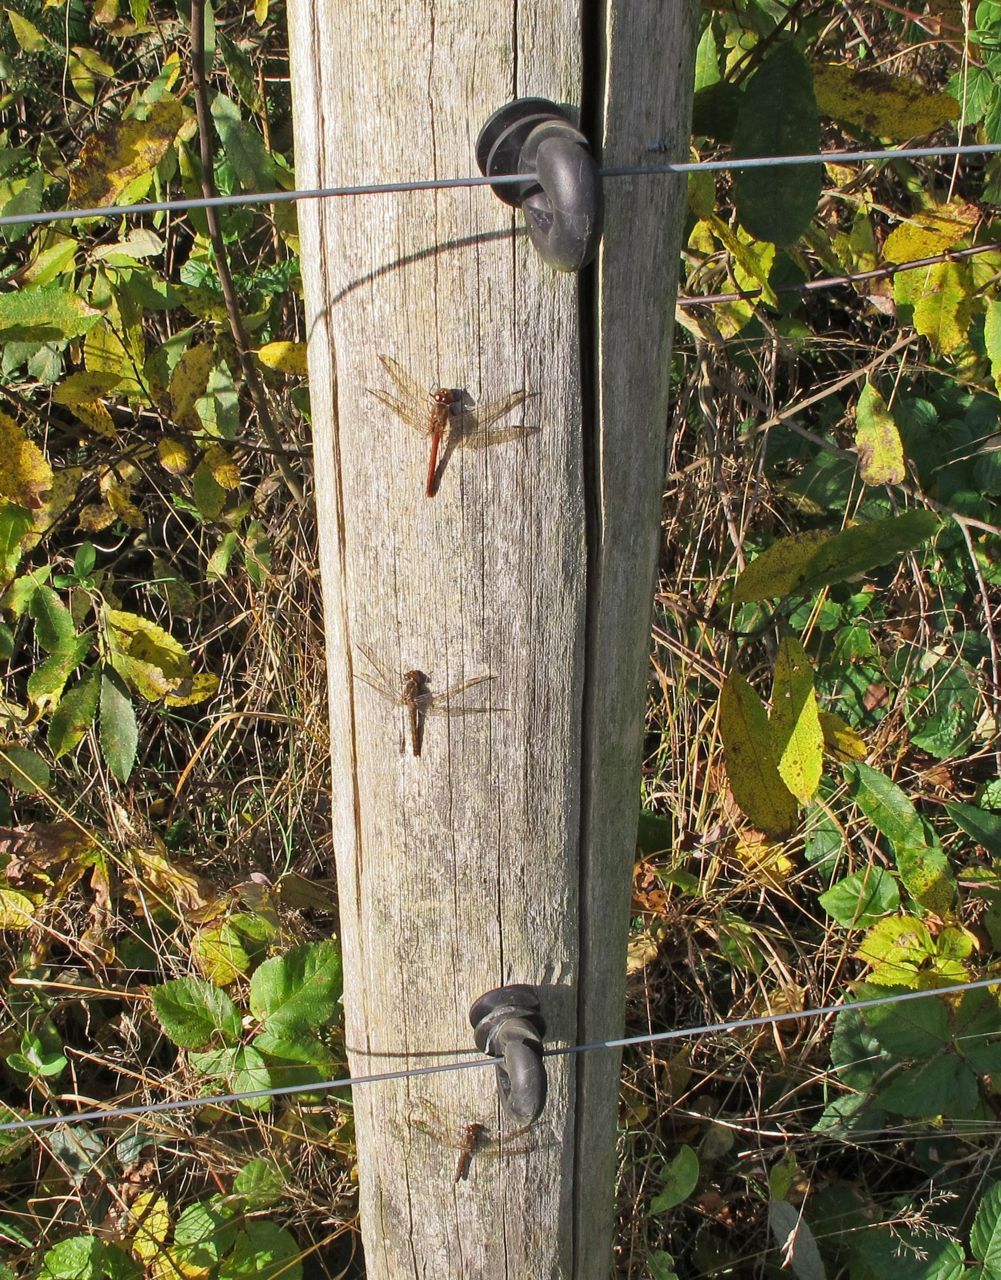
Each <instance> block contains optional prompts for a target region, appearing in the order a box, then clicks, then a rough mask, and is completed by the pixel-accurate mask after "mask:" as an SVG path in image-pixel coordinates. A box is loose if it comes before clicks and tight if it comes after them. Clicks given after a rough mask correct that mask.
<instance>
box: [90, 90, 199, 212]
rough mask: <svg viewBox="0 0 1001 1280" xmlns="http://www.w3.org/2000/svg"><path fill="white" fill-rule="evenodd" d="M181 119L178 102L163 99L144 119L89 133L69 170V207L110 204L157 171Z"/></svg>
mask: <svg viewBox="0 0 1001 1280" xmlns="http://www.w3.org/2000/svg"><path fill="white" fill-rule="evenodd" d="M183 120H184V108H183V107H182V106H181V104H180V102H178V100H177V99H176V98H170V97H163V98H161V99H160V101H159V102H155V103H154V104H153V106H152V107H150V108H149V113H148V115H147V118H146V119H145V120H137V119H135V118H130V119H127V120H115V121H113V122H112V123H111V124H109V125H107V126H106V127H105V128H104V129H102V130H101V131H100V132H99V133H95V134H91V136H90V137H89V138H88V139H87V141H86V142H85V143H84V144H83V146H82V147H81V148H80V159H79V160H78V161H77V163H76V164H75V165H74V166H73V168H72V169H71V171H70V190H69V200H68V204H69V205H70V206H75V207H77V208H92V207H94V206H97V205H104V204H113V203H114V201H115V198H116V197H117V196H118V195H119V194H120V193H121V192H122V191H123V190H124V189H125V188H126V187H127V186H128V185H129V183H130V182H133V181H134V180H135V179H136V178H139V177H142V176H143V175H144V174H149V173H151V172H152V171H153V169H155V168H156V166H157V165H158V164H159V163H160V160H161V159H162V158H163V156H164V154H165V153H166V151H167V148H168V147H170V146H171V144H172V143H173V141H174V139H175V138H176V137H177V133H178V130H179V129H180V127H181V124H182V122H183Z"/></svg>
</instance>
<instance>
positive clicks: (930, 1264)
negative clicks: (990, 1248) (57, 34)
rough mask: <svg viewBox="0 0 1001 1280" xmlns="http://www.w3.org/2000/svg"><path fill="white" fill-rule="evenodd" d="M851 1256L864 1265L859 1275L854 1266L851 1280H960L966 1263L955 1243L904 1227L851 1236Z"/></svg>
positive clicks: (871, 1229) (877, 1228) (963, 1274)
mask: <svg viewBox="0 0 1001 1280" xmlns="http://www.w3.org/2000/svg"><path fill="white" fill-rule="evenodd" d="M848 1239H849V1240H850V1241H851V1255H852V1258H853V1259H854V1260H855V1262H858V1261H861V1262H863V1263H864V1264H865V1268H866V1269H865V1271H864V1272H861V1273H860V1272H859V1271H858V1270H857V1267H856V1265H855V1262H853V1267H852V1273H851V1274H852V1280H856V1277H859V1280H961V1277H962V1278H964V1280H965V1278H966V1277H967V1271H966V1259H965V1256H964V1253H963V1248H962V1246H961V1245H959V1244H957V1243H956V1241H955V1240H944V1239H936V1238H935V1237H934V1236H932V1235H929V1234H928V1233H927V1232H924V1231H922V1232H921V1234H920V1235H919V1234H918V1233H916V1232H913V1231H910V1230H909V1229H908V1228H907V1227H906V1226H901V1225H897V1226H894V1227H892V1228H889V1227H875V1228H874V1227H867V1228H866V1229H865V1230H864V1231H855V1232H853V1233H852V1234H851V1235H850V1236H849V1237H848Z"/></svg>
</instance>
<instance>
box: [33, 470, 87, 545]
mask: <svg viewBox="0 0 1001 1280" xmlns="http://www.w3.org/2000/svg"><path fill="white" fill-rule="evenodd" d="M82 479H83V468H82V467H64V468H63V469H62V470H61V471H56V472H54V473H53V476H52V488H51V489H50V490H49V493H48V496H47V497H46V498H45V500H44V502H43V503H42V505H41V506H40V507H39V508H38V510H37V511H34V512H32V517H31V523H32V532H31V533H29V534H27V535H26V536H25V539H24V548H25V550H26V551H27V550H30V549H31V548H32V547H35V546H37V545H38V543H39V542H40V541H41V540H42V538H43V537H44V536H45V534H47V533H48V532H49V530H50V529H52V528H53V527H54V526H55V525H56V524H57V523H58V521H59V520H60V518H61V517H62V516H63V515H65V513H66V511H67V510H68V509H69V507H70V505H71V504H72V503H73V502H75V501H76V495H77V490H78V489H79V487H80V481H81V480H82Z"/></svg>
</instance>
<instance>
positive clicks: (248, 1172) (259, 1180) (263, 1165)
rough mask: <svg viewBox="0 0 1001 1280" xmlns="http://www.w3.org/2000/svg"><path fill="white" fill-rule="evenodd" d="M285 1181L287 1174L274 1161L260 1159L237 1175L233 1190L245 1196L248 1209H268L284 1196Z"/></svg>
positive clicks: (248, 1164)
mask: <svg viewBox="0 0 1001 1280" xmlns="http://www.w3.org/2000/svg"><path fill="white" fill-rule="evenodd" d="M285 1181H286V1178H285V1172H284V1171H283V1170H282V1169H281V1168H280V1167H279V1166H278V1165H277V1164H276V1163H275V1161H274V1160H266V1159H264V1158H263V1157H258V1158H257V1159H256V1160H250V1161H248V1163H247V1164H245V1165H244V1166H243V1168H242V1169H241V1170H240V1172H239V1173H238V1174H237V1175H236V1177H235V1178H234V1180H233V1190H234V1191H235V1192H236V1193H237V1195H241V1196H243V1198H244V1200H245V1201H246V1202H247V1208H248V1209H267V1208H270V1206H271V1205H273V1204H277V1203H278V1201H279V1200H280V1199H281V1198H282V1196H283V1195H284V1193H285Z"/></svg>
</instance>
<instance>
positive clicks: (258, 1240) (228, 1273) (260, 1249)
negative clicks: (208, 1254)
mask: <svg viewBox="0 0 1001 1280" xmlns="http://www.w3.org/2000/svg"><path fill="white" fill-rule="evenodd" d="M301 1253H302V1250H301V1249H300V1248H299V1246H298V1245H297V1244H296V1242H295V1239H294V1238H293V1237H292V1235H291V1234H290V1233H289V1232H288V1231H286V1230H285V1228H284V1227H279V1226H277V1225H276V1224H275V1223H273V1222H268V1221H266V1220H264V1219H251V1220H250V1221H249V1222H247V1224H246V1229H245V1230H243V1231H241V1232H239V1233H238V1234H237V1237H236V1244H235V1245H234V1246H233V1252H232V1253H231V1254H230V1255H229V1257H227V1258H223V1260H222V1262H221V1263H220V1264H219V1270H218V1272H217V1276H218V1280H251V1278H252V1280H302V1263H301V1262H300V1261H299V1257H300V1254H301Z"/></svg>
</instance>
